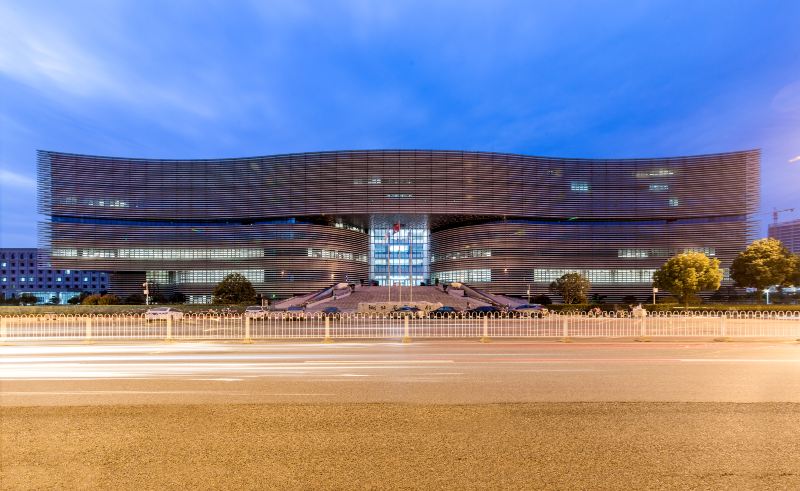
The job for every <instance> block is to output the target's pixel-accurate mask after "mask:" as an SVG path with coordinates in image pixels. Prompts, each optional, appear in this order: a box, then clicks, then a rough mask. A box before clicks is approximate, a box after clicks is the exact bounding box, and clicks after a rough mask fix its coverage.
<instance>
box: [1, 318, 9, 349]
mask: <svg viewBox="0 0 800 491" xmlns="http://www.w3.org/2000/svg"><path fill="white" fill-rule="evenodd" d="M7 342H8V319H6V318H5V317H0V345H2V344H7Z"/></svg>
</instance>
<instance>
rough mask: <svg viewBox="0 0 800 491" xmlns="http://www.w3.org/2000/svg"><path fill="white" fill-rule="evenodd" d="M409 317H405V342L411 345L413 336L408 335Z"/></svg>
mask: <svg viewBox="0 0 800 491" xmlns="http://www.w3.org/2000/svg"><path fill="white" fill-rule="evenodd" d="M408 318H409V316H408V315H405V316H403V342H404V343H410V342H411V336H409V335H408Z"/></svg>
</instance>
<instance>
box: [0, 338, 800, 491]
mask: <svg viewBox="0 0 800 491" xmlns="http://www.w3.org/2000/svg"><path fill="white" fill-rule="evenodd" d="M0 402H1V403H2V404H1V405H0V455H2V459H0V488H3V489H41V488H51V489H92V488H99V489H130V490H139V489H387V488H401V489H721V490H722V489H725V490H728V489H800V460H798V458H797V456H798V455H800V344H798V343H789V342H785V343H762V342H734V343H712V342H708V343H705V342H697V341H687V342H653V343H634V342H597V341H590V340H582V341H578V342H575V343H571V344H560V343H556V342H519V341H506V342H494V343H491V344H480V343H477V342H474V341H436V342H413V343H411V344H402V343H366V344H356V343H335V344H332V345H322V344H319V343H280V344H255V345H242V344H234V343H176V344H164V343H151V344H125V345H101V344H97V345H75V344H73V345H67V344H60V345H52V346H44V345H28V346H25V345H17V346H3V347H0Z"/></svg>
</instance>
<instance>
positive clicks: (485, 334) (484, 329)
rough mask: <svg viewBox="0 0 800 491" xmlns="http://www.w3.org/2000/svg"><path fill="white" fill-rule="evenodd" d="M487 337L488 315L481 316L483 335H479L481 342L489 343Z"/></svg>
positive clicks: (489, 340)
mask: <svg viewBox="0 0 800 491" xmlns="http://www.w3.org/2000/svg"><path fill="white" fill-rule="evenodd" d="M491 342H492V340H491V339H490V338H489V316H485V317H484V318H483V336H481V343H491Z"/></svg>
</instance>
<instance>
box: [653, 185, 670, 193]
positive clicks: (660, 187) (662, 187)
mask: <svg viewBox="0 0 800 491" xmlns="http://www.w3.org/2000/svg"><path fill="white" fill-rule="evenodd" d="M668 190H669V184H651V185H650V191H668Z"/></svg>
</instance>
